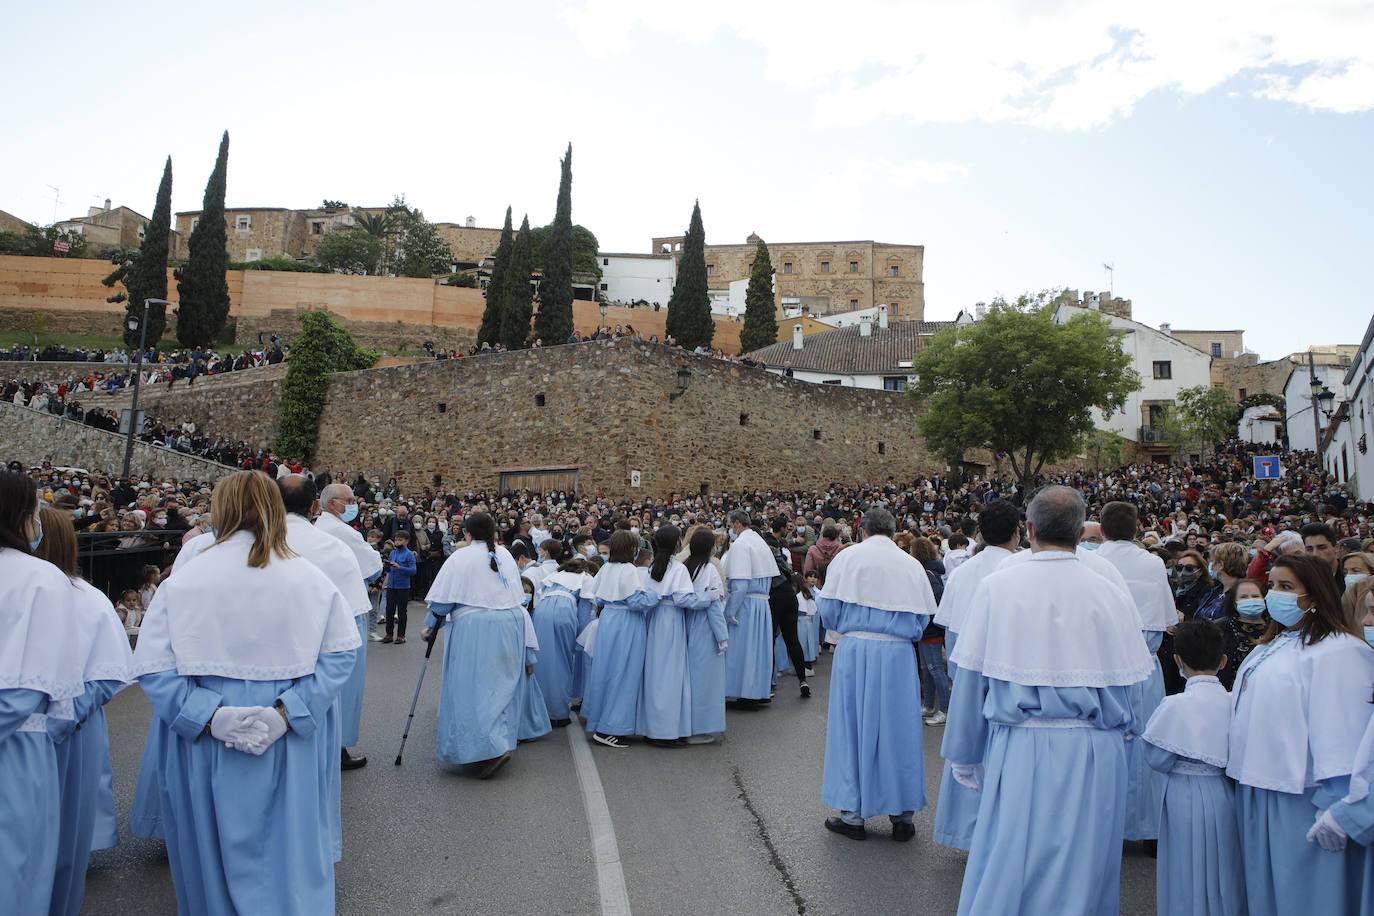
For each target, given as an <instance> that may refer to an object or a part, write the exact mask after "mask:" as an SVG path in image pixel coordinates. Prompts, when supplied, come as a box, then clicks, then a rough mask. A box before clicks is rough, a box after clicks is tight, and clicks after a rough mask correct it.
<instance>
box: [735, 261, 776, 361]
mask: <svg viewBox="0 0 1374 916" xmlns="http://www.w3.org/2000/svg"><path fill="white" fill-rule="evenodd" d="M777 342H778V316H777V309H776V308H775V307H774V305H773V260H772V259H771V258H770V257H769V256H768V246H767V245H765V244H764V243H763V239H759V247H758V250H757V251H756V252H755V253H754V265H753V267H751V268H750V270H749V286H748V288H747V289H746V290H745V292H744V327H743V328H742V329H741V330H740V335H739V348H740V352H742V353H752V352H753V351H754V350H757V349H759V348H761V347H766V346H768V345H769V344H775V343H777Z"/></svg>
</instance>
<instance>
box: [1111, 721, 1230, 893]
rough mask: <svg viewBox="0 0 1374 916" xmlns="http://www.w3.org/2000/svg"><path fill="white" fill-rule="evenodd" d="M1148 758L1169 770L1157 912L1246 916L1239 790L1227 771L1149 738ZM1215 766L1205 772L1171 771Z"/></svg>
mask: <svg viewBox="0 0 1374 916" xmlns="http://www.w3.org/2000/svg"><path fill="white" fill-rule="evenodd" d="M1136 743H1138V744H1141V745H1143V746H1144V747H1143V756H1144V757H1145V759H1146V761H1147V762H1148V763H1149V765H1150V767H1151V768H1152V769H1153V770H1155V771H1156V772H1158V773H1161V774H1165V778H1164V786H1163V789H1162V791H1161V792H1160V815H1159V861H1158V863H1157V864H1156V865H1155V906H1156V909H1157V911H1158V916H1244V914H1245V912H1246V909H1245V871H1244V863H1243V862H1242V861H1241V857H1240V837H1239V835H1238V834H1237V832H1236V805H1235V789H1234V788H1233V787H1232V785H1231V780H1230V779H1228V778H1227V776H1226V773H1225V771H1223V770H1222V769H1221V768H1219V767H1208V766H1207V765H1206V764H1203V763H1201V762H1200V761H1197V760H1190V759H1188V758H1186V757H1179V756H1178V755H1176V754H1172V753H1170V752H1169V751H1166V750H1164V749H1162V748H1158V747H1155V746H1154V745H1153V744H1150V743H1148V742H1146V741H1145V740H1144V739H1137V742H1136ZM1176 766H1178V767H1179V768H1180V769H1182V770H1196V771H1202V770H1211V771H1214V772H1211V773H1201V772H1177V773H1175V772H1171V771H1172V770H1174V768H1175V767H1176Z"/></svg>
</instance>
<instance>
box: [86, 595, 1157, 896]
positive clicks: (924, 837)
mask: <svg viewBox="0 0 1374 916" xmlns="http://www.w3.org/2000/svg"><path fill="white" fill-rule="evenodd" d="M411 619H412V620H416V619H419V618H418V617H417V616H416V614H415V613H412V614H411ZM416 629H417V630H418V627H417V628H416ZM423 654H424V645H423V643H421V642H419V641H418V639H416V640H414V641H412V642H409V643H407V644H406V645H404V646H390V645H386V646H384V645H381V644H379V643H375V642H374V643H372V644H371V645H370V646H369V651H368V687H367V698H366V701H365V704H364V709H363V727H362V736H363V737H362V741H361V749H362V751H363V752H365V753H366V754H367V755H368V757H369V758H370V762H369V764H368V766H367V767H365V768H364V769H361V770H356V771H353V772H349V773H345V774H343V823H344V857H343V861H342V862H340V863H339V865H338V869H337V884H338V909H339V912H340V913H342V914H365V913H366V914H370V913H392V914H408V913H424V912H433V913H479V912H480V913H510V914H544V913H548V914H584V913H588V914H594V913H598V912H600V911H601V910H600V908H601V903H600V900H601V896H600V892H599V886H600V885H599V882H598V869H597V865H596V857H595V854H594V850H593V836H592V834H591V833H590V832H589V827H588V817H587V813H586V806H585V805H584V802H583V795H582V789H581V787H580V784H579V778H578V773H577V770H576V767H575V764H574V758H573V753H572V751H573V749H572V746H571V744H570V741H585V740H586V739H585V736H584V734H583V733H582V732H581V731H578V730H576V729H556V730H555V731H554V732H553V733H552V734H551V735H549V736H547V737H545V738H543V739H540V740H538V741H534V742H528V743H525V744H522V745H520V747H519V749H518V750H517V751H516V752H515V755H514V758H513V759H512V761H511V762H510V764H508V765H507V766H506V767H505V769H504V770H502V771H501V772H500V773H499V774H498V775H497V776H496V777H495V778H494V779H492V780H490V781H486V782H483V781H478V780H474V779H471V778H469V777H467V776H464V775H462V774H460V773H455V772H450V771H446V770H445V769H444V768H443V767H442V766H441V765H440V764H439V763H437V762H436V761H435V759H434V731H435V729H434V721H435V715H436V710H437V707H438V699H439V680H440V678H439V666H440V659H439V658H438V655H437V650H436V657H435V659H434V663H433V664H432V665H431V666H430V670H429V673H428V674H427V676H426V679H425V685H424V691H423V693H422V694H421V696H420V704H419V707H418V709H417V711H416V717H415V726H414V728H413V729H412V730H411V735H410V741H409V743H408V744H407V746H406V754H405V760H404V763H403V765H402V766H400V767H396V766H394V765H393V761H394V759H395V757H396V750H397V745H398V744H399V742H400V737H401V730H402V729H403V728H404V726H405V717H406V713H407V711H408V709H409V705H410V699H411V696H412V694H413V692H414V689H415V678H416V677H418V675H419V670H420V662H421V658H422V657H423ZM829 664H830V658H829V656H823V657H822V658H821V660H820V661H819V662H818V663H817V672H816V677H814V678H813V679H812V681H811V684H812V688H813V689H814V690H815V696H814V697H813V698H812V699H810V700H802V699H800V698H799V697H798V696H797V693H796V681H795V680H793V679H791V678H784V679H783V681H782V684H781V685H780V686H779V689H778V696H777V699H776V700H774V702H773V703H772V704H771V706H770V707H768V708H765V709H762V710H760V711H758V712H743V711H741V712H736V711H731V712H729V713H728V721H727V731H726V737H725V740H724V741H722V742H720V743H717V744H715V745H709V746H703V747H690V748H680V749H662V748H655V747H652V746H649V745H646V744H639V743H636V744H635V745H634V746H632V747H631V748H629V749H628V750H610V749H607V748H602V747H599V746H592V748H591V758H592V760H594V762H595V765H596V769H597V771H598V773H599V779H600V784H601V786H602V787H603V788H604V792H605V798H606V801H607V804H608V807H609V812H610V820H611V824H612V826H613V828H614V835H615V841H616V844H617V846H618V850H619V857H620V862H619V864H620V869H621V871H622V872H623V875H624V882H625V888H626V890H627V891H628V898H629V906H630V909H631V910H632V911H634V912H637V913H643V914H649V913H653V914H655V916H672V914H678V913H681V914H692V916H701V914H714V913H748V914H751V916H753V914H758V916H762V914H799V916H817V914H832V913H834V914H841V913H855V912H873V913H882V912H892V913H919V914H952V913H954V911H955V908H956V906H957V904H958V898H959V885H960V882H961V881H962V878H963V871H964V859H965V855H964V853H961V852H958V851H956V850H952V849H947V848H945V847H943V846H939V845H936V844H935V843H934V842H932V841H931V839H930V834H931V827H932V823H933V818H934V814H935V800H936V797H937V796H938V793H939V765H940V760H939V756H938V754H939V741H940V735H941V733H942V729H939V728H933V729H930V728H928V729H926V736H925V751H926V772H927V787H928V788H927V791H928V794H929V795H930V804H929V805H928V807H927V808H926V809H925V810H924V811H922V812H920V813H918V814H917V815H916V838H915V839H914V840H912V841H911V842H909V843H905V844H899V843H893V842H892V841H891V840H889V839H888V827H887V823H886V820H885V819H876V820H871V821H869V824H868V826H869V839H868V840H867V841H865V842H862V843H856V842H854V841H852V840H848V839H845V838H843V837H839V836H836V835H834V834H831V833H829V832H827V831H826V830H825V829H824V828H823V827H822V826H821V822H822V821H823V820H824V818H825V817H826V816H827V815H828V814H831V813H833V812H831V811H829V810H828V809H826V808H825V807H823V806H822V805H821V802H820V785H821V769H822V763H823V761H824V756H825V710H826V699H825V697H826V692H827V690H828V686H829V679H828V672H829ZM107 711H108V715H109V723H110V733H111V734H110V752H111V756H112V759H113V763H114V770H115V796H116V800H117V803H118V806H119V811H120V817H121V823H122V826H125V827H127V824H124V823H123V822H125V821H127V817H128V812H129V808H130V805H131V803H132V800H133V791H134V784H135V781H136V779H137V774H138V764H139V760H140V757H141V755H142V751H143V741H144V737H145V736H146V734H147V726H148V721H149V719H150V717H151V715H152V710H151V708H150V707H149V705H148V702H147V700H146V699H145V698H144V697H143V694H142V692H141V691H140V690H139V689H138V688H137V687H133V688H130V689H128V690H126V691H124V692H123V693H121V694H120V695H119V696H117V697H115V699H114V700H113V701H112V702H111V703H110V705H109V707H107ZM602 839H603V840H604V838H602ZM603 848H604V847H603ZM604 874H605V873H604V872H603V873H602V875H603V877H604ZM175 911H176V899H175V897H174V895H173V891H172V883H171V877H170V874H169V872H168V868H167V857H166V852H165V849H164V848H163V845H162V843H160V842H155V841H148V840H140V839H137V838H133V837H129V836H127V835H125V836H123V837H122V839H121V843H120V845H119V846H118V847H116V848H115V849H112V850H106V851H102V852H98V853H96V854H95V855H94V856H93V857H92V863H91V869H90V872H89V875H88V879H87V892H86V905H85V908H84V910H83V912H84V913H89V914H116V913H118V914H145V913H146V914H161V913H174V912H175ZM1121 912H1122V913H1123V914H1125V916H1137V914H1140V916H1143V914H1151V913H1153V912H1154V860H1153V859H1150V858H1147V857H1145V856H1143V855H1140V854H1139V853H1134V854H1130V855H1127V856H1126V858H1125V860H1124V862H1123V868H1122V893H1121Z"/></svg>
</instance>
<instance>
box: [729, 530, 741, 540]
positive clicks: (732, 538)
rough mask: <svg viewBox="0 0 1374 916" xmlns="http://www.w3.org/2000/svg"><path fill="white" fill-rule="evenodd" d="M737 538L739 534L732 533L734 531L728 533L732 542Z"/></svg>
mask: <svg viewBox="0 0 1374 916" xmlns="http://www.w3.org/2000/svg"><path fill="white" fill-rule="evenodd" d="M737 537H739V534H737V533H736V532H734V531H731V532H730V540H732V541H733V540H734V539H735V538H737Z"/></svg>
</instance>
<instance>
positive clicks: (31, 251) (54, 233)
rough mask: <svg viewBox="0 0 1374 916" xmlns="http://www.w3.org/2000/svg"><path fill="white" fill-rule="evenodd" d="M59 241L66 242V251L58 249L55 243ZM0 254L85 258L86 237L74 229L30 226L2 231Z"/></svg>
mask: <svg viewBox="0 0 1374 916" xmlns="http://www.w3.org/2000/svg"><path fill="white" fill-rule="evenodd" d="M59 242H60V243H65V244H66V246H67V250H66V251H59V250H58V248H57V247H56V245H55V243H59ZM0 254H16V255H24V256H27V257H31V258H84V257H85V256H86V237H85V236H84V235H82V234H81V233H80V232H76V231H74V230H72V229H59V228H57V227H56V226H46V227H43V228H39V227H38V226H29V227H27V228H26V229H25V230H24V231H23V232H0Z"/></svg>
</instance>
